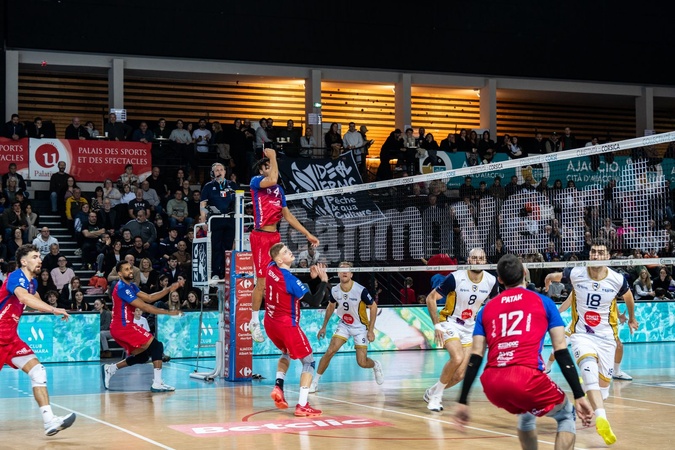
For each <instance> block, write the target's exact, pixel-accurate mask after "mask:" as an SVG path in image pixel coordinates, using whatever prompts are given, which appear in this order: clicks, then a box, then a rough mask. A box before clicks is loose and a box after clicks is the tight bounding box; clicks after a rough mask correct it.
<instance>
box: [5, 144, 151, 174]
mask: <svg viewBox="0 0 675 450" xmlns="http://www.w3.org/2000/svg"><path fill="white" fill-rule="evenodd" d="M150 148H151V145H150V144H143V143H141V142H126V141H119V142H118V141H106V140H100V141H92V140H66V139H21V140H19V141H13V140H11V139H5V138H0V149H1V150H2V151H1V152H0V167H3V169H4V167H6V165H3V164H1V163H2V162H3V161H6V162H7V163H8V164H9V163H11V162H14V163H16V164H17V171H18V172H19V173H20V174H21V175H22V176H23V177H24V178H25V179H26V180H33V181H35V180H45V181H48V180H49V178H50V177H51V176H52V174H53V173H54V172H57V171H58V162H59V161H65V163H66V172H68V173H69V174H70V175H72V176H73V177H75V179H76V180H77V181H99V182H100V181H102V180H104V179H106V178H111V179H113V180H117V178H118V177H119V176H120V174H122V173H123V172H124V167H125V166H126V165H127V164H132V165H133V166H134V173H135V174H136V175H138V176H140V177H141V178H143V177H144V176H147V175H149V174H150V171H151V169H152V158H151V155H150Z"/></svg>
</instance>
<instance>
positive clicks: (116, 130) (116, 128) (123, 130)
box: [103, 113, 131, 141]
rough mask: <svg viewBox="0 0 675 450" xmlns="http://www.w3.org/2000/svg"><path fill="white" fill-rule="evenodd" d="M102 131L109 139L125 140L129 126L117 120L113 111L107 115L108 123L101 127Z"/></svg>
mask: <svg viewBox="0 0 675 450" xmlns="http://www.w3.org/2000/svg"><path fill="white" fill-rule="evenodd" d="M103 131H104V132H105V134H106V136H107V137H108V139H110V140H111V141H126V140H128V139H129V136H130V135H131V127H130V126H129V125H127V124H126V123H124V122H118V121H117V114H115V113H110V114H109V115H108V123H106V124H105V127H103Z"/></svg>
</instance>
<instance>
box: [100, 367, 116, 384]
mask: <svg viewBox="0 0 675 450" xmlns="http://www.w3.org/2000/svg"><path fill="white" fill-rule="evenodd" d="M112 366H114V364H103V365H102V366H101V378H102V379H103V387H104V388H106V389H108V387H109V386H110V379H111V378H112V376H113V375H115V372H114V371H113V368H112Z"/></svg>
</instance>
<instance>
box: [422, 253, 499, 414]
mask: <svg viewBox="0 0 675 450" xmlns="http://www.w3.org/2000/svg"><path fill="white" fill-rule="evenodd" d="M467 262H468V263H469V264H486V262H487V258H486V256H485V251H484V250H483V249H482V248H474V249H471V251H470V252H469V257H468V261H467ZM498 287H499V286H498V284H497V279H496V278H495V276H494V275H492V274H490V273H488V272H485V271H483V270H482V269H478V270H474V269H472V270H458V271H456V272H453V273H450V274H448V275H447V276H446V277H445V279H443V281H442V282H441V284H440V286H438V287H437V288H436V289H434V290H432V291H431V292H430V293H429V295H427V309H428V310H429V316H430V317H431V321H432V322H433V323H434V328H435V334H436V336H435V338H436V342H437V343H438V345H442V346H444V347H445V349H446V350H447V351H448V353H449V354H450V360H449V361H448V362H447V363H445V365H444V366H443V371H442V372H441V376H440V378H439V380H438V382H436V384H434V385H433V386H431V387H430V388H429V389H427V390H426V391H425V392H424V401H425V402H427V403H428V404H427V409H429V410H430V411H442V410H443V403H442V401H443V391H444V390H445V389H447V388H449V387H452V386H454V385H456V384H457V383H459V382H460V381H462V379H463V378H464V372H465V371H466V365H467V364H468V362H469V354H470V352H471V340H472V334H473V327H474V323H475V319H476V313H477V312H478V310H479V309H480V307H481V306H482V305H483V302H485V300H487V299H489V298H492V297H494V296H495V295H496V294H497V290H498ZM442 298H445V299H446V300H445V306H443V309H442V310H441V314H440V319H439V316H438V307H437V302H438V300H440V299H442Z"/></svg>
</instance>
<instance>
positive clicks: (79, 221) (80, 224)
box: [72, 203, 91, 256]
mask: <svg viewBox="0 0 675 450" xmlns="http://www.w3.org/2000/svg"><path fill="white" fill-rule="evenodd" d="M90 212H91V208H90V206H89V203H85V204H83V205H82V208H81V209H80V211H78V212H77V214H75V218H74V219H73V230H72V231H73V236H74V237H75V240H76V241H77V246H78V248H77V249H76V250H75V255H77V256H80V255H82V242H83V241H82V230H83V229H84V227H85V226H86V224H87V222H89V213H90Z"/></svg>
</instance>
